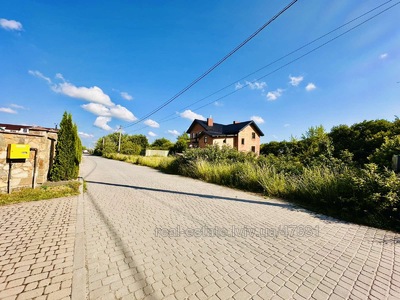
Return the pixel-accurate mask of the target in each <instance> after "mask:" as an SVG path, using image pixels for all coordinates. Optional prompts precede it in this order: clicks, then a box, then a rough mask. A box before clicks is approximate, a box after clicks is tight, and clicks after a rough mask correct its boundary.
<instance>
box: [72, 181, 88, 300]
mask: <svg viewBox="0 0 400 300" xmlns="http://www.w3.org/2000/svg"><path fill="white" fill-rule="evenodd" d="M79 181H80V182H81V186H80V187H79V191H80V194H79V196H78V203H77V209H76V210H77V211H76V227H75V246H74V266H73V268H74V272H73V277H72V297H71V299H72V300H74V299H76V300H81V299H86V266H85V222H84V209H83V178H82V177H80V178H79Z"/></svg>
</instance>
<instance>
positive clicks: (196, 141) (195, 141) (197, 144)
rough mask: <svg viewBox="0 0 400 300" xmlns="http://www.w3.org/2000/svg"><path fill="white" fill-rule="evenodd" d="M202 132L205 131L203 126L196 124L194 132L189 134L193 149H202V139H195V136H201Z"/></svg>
mask: <svg viewBox="0 0 400 300" xmlns="http://www.w3.org/2000/svg"><path fill="white" fill-rule="evenodd" d="M201 131H204V128H203V126H201V125H200V124H195V125H194V127H193V128H192V131H191V132H190V133H189V138H190V143H191V144H192V145H193V147H201V146H200V143H201V141H200V138H196V137H193V134H195V135H196V134H199V133H200V132H201ZM202 139H203V140H204V137H202ZM202 145H205V144H204V141H203V143H202Z"/></svg>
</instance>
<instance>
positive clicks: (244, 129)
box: [186, 118, 264, 155]
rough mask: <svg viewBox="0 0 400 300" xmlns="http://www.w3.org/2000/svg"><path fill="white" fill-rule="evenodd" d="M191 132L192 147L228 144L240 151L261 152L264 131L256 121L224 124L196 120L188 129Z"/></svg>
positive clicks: (209, 119)
mask: <svg viewBox="0 0 400 300" xmlns="http://www.w3.org/2000/svg"><path fill="white" fill-rule="evenodd" d="M186 132H187V133H188V134H189V138H190V142H189V147H191V148H205V147H206V146H207V145H218V146H223V145H227V146H230V147H232V148H234V149H237V150H238V151H242V152H250V151H251V152H254V153H255V154H257V155H259V154H260V137H261V136H264V133H263V132H262V131H261V130H260V128H259V127H258V126H257V125H256V123H254V121H246V122H237V121H235V122H233V123H232V124H228V125H223V124H218V123H214V121H213V119H212V118H208V119H207V121H202V120H198V119H196V120H194V121H193V123H192V124H191V125H190V127H189V129H188V130H187V131H186Z"/></svg>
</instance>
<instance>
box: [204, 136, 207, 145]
mask: <svg viewBox="0 0 400 300" xmlns="http://www.w3.org/2000/svg"><path fill="white" fill-rule="evenodd" d="M204 143H206V144H207V137H206V136H205V137H204Z"/></svg>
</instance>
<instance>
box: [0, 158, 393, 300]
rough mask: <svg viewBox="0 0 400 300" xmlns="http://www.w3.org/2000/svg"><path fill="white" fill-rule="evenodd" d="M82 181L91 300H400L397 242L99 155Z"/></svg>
mask: <svg viewBox="0 0 400 300" xmlns="http://www.w3.org/2000/svg"><path fill="white" fill-rule="evenodd" d="M82 175H83V176H84V177H85V179H86V180H87V186H88V193H87V194H85V196H84V212H85V213H84V216H85V220H84V222H85V238H86V243H85V244H86V266H87V276H86V277H87V293H88V298H89V299H153V300H156V299H221V300H222V299H272V298H273V299H328V298H330V299H367V298H368V299H400V261H399V260H400V250H399V246H400V235H398V234H395V233H392V232H388V231H383V230H378V229H374V228H369V227H364V226H358V225H353V224H348V223H344V222H339V221H336V220H334V219H330V218H327V217H324V216H321V215H316V214H311V213H309V212H307V211H304V210H302V209H298V208H296V207H294V206H292V205H290V204H287V203H285V202H281V201H278V200H272V199H264V198H262V197H259V196H255V195H252V194H248V193H244V192H240V191H236V190H232V189H228V188H224V187H220V186H216V185H211V184H207V183H204V182H201V181H197V180H192V179H189V178H183V177H179V176H171V175H166V174H162V173H160V172H158V171H156V170H153V169H149V168H145V167H140V166H134V165H130V164H127V163H123V162H117V161H111V160H106V159H103V158H98V157H85V159H84V164H83V166H82ZM213 234H214V235H217V236H207V235H213ZM272 235H274V236H272ZM2 249H4V247H3V248H2ZM10 255H12V254H10ZM2 272H3V273H4V272H7V271H6V270H5V269H2ZM0 298H1V297H0Z"/></svg>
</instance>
